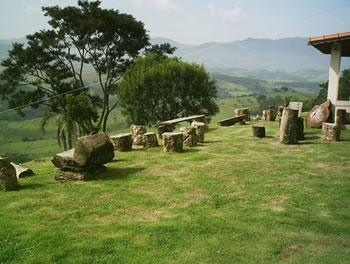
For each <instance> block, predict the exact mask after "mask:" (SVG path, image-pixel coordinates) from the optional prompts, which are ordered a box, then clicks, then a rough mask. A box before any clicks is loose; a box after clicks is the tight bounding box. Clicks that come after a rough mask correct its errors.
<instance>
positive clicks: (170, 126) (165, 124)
mask: <svg viewBox="0 0 350 264" xmlns="http://www.w3.org/2000/svg"><path fill="white" fill-rule="evenodd" d="M185 121H189V122H191V121H197V122H202V123H204V126H205V129H208V119H207V118H206V117H205V115H194V116H187V117H180V118H175V119H171V120H167V121H162V122H160V123H159V124H158V125H157V128H158V134H159V138H160V139H161V138H162V134H163V133H166V132H173V131H174V127H175V125H176V124H178V123H181V122H185Z"/></svg>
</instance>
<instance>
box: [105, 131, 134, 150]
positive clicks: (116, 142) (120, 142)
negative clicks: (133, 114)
mask: <svg viewBox="0 0 350 264" xmlns="http://www.w3.org/2000/svg"><path fill="white" fill-rule="evenodd" d="M110 139H111V141H112V143H113V147H114V150H118V151H122V152H123V151H131V150H132V143H133V140H132V136H131V134H130V133H125V134H119V135H114V136H111V137H110Z"/></svg>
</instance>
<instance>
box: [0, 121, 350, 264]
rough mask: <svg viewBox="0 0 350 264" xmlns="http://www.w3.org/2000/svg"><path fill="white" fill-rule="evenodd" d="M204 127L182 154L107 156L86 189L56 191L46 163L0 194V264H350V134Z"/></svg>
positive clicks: (69, 185) (61, 186) (72, 186)
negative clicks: (335, 136) (289, 141)
mask: <svg viewBox="0 0 350 264" xmlns="http://www.w3.org/2000/svg"><path fill="white" fill-rule="evenodd" d="M259 124H264V125H265V126H266V129H267V137H266V138H264V139H257V138H253V137H252V136H251V134H252V132H251V126H250V125H248V126H232V127H220V128H217V127H216V126H215V125H212V128H211V129H210V130H209V131H208V132H207V133H206V135H205V140H206V142H205V143H203V144H200V145H199V146H197V147H194V148H185V151H184V153H181V154H168V153H163V149H162V148H161V147H160V148H153V149H148V150H144V149H136V150H133V151H132V152H128V153H119V152H116V158H115V160H114V161H113V162H111V163H109V164H107V167H108V170H107V171H106V172H105V173H102V174H99V175H96V178H95V180H91V181H87V182H64V183H59V182H55V180H54V174H55V168H54V166H53V165H52V164H51V163H50V160H49V158H47V159H41V160H36V161H32V162H30V163H28V164H26V165H27V166H29V167H31V168H32V169H33V170H34V171H35V173H36V175H35V176H33V177H30V178H24V179H20V181H19V183H20V186H21V189H20V190H19V191H16V192H7V193H1V194H0V208H1V214H0V263H65V264H66V263H317V264H318V263H349V259H350V208H349V204H350V185H349V183H350V156H349V149H350V132H349V131H343V132H342V136H341V139H342V141H341V142H337V143H327V142H324V141H322V140H321V139H320V138H319V136H320V130H316V129H306V140H305V141H301V142H300V144H298V145H293V146H288V145H282V144H280V143H279V139H278V134H279V132H278V122H263V121H260V122H259Z"/></svg>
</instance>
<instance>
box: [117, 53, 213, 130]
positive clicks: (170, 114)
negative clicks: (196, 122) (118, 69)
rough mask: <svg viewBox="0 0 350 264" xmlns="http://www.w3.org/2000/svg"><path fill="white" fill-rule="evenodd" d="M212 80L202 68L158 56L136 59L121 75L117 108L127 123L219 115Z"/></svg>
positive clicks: (151, 122)
mask: <svg viewBox="0 0 350 264" xmlns="http://www.w3.org/2000/svg"><path fill="white" fill-rule="evenodd" d="M216 92H217V91H216V86H215V80H214V79H213V78H211V77H210V75H209V74H208V73H207V72H206V71H205V69H204V67H203V66H200V65H198V64H190V63H186V62H183V61H181V60H180V59H179V58H176V57H174V58H167V57H165V56H162V55H159V54H152V53H151V54H148V55H147V56H145V57H139V58H138V59H137V60H136V63H135V64H134V65H133V66H132V67H130V68H129V69H128V70H127V71H126V72H125V74H124V75H123V80H122V81H121V83H120V86H119V89H118V96H119V100H120V105H121V106H122V107H123V109H124V110H123V113H124V114H125V115H126V117H127V118H128V120H129V122H130V123H134V124H148V125H152V124H156V123H157V122H159V121H163V120H167V119H172V118H177V117H184V116H188V115H193V114H205V115H207V116H209V117H210V116H212V115H214V114H215V113H217V112H218V110H219V109H218V106H217V104H216V102H215V98H216Z"/></svg>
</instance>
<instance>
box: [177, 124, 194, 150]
mask: <svg viewBox="0 0 350 264" xmlns="http://www.w3.org/2000/svg"><path fill="white" fill-rule="evenodd" d="M180 132H181V133H182V134H183V144H184V145H185V146H187V147H194V146H197V134H196V128H194V127H181V128H180Z"/></svg>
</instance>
